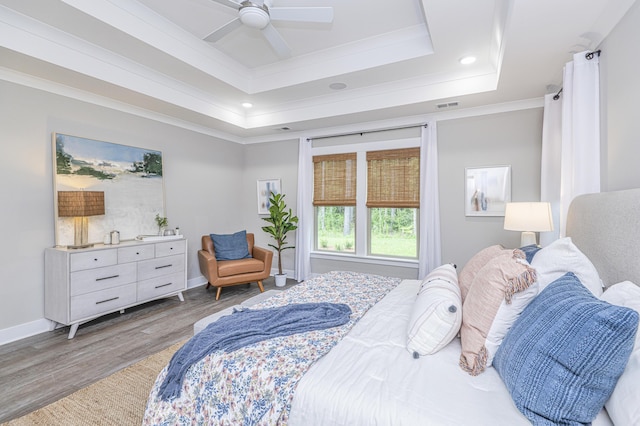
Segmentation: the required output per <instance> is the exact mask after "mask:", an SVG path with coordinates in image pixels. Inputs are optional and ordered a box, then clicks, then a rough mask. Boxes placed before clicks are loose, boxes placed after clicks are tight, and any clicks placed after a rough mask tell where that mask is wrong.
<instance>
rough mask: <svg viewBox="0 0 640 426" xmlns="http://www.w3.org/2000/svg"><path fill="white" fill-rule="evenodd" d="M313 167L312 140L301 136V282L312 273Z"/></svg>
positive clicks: (297, 258) (298, 250) (298, 238)
mask: <svg viewBox="0 0 640 426" xmlns="http://www.w3.org/2000/svg"><path fill="white" fill-rule="evenodd" d="M312 197H313V169H312V165H311V141H309V140H307V138H300V141H299V144H298V200H297V207H296V216H298V229H297V230H296V249H295V250H296V256H295V269H296V270H295V279H296V280H297V281H298V282H300V281H304V280H306V279H307V278H308V277H309V274H310V273H311V256H310V254H311V246H312V242H313V205H312V202H313V200H312Z"/></svg>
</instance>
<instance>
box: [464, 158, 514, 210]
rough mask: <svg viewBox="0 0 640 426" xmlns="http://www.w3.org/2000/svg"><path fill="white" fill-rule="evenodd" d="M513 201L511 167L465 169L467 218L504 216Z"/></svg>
mask: <svg viewBox="0 0 640 426" xmlns="http://www.w3.org/2000/svg"><path fill="white" fill-rule="evenodd" d="M510 201H511V166H495V167H467V168H466V169H465V192H464V205H465V207H464V208H465V216H504V210H505V206H506V204H507V203H508V202H510Z"/></svg>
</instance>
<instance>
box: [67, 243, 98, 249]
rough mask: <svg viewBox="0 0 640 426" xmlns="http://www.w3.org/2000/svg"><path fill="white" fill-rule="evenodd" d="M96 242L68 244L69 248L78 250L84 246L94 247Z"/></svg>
mask: <svg viewBox="0 0 640 426" xmlns="http://www.w3.org/2000/svg"><path fill="white" fill-rule="evenodd" d="M93 246H94V244H93V243H92V244H80V245H75V244H74V245H69V246H67V248H68V249H72V250H76V249H83V248H89V247H93Z"/></svg>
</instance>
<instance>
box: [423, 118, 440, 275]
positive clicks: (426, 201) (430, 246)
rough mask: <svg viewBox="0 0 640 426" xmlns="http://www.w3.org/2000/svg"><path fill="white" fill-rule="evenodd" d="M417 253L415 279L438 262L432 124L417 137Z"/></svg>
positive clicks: (434, 133)
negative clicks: (418, 166) (417, 260)
mask: <svg viewBox="0 0 640 426" xmlns="http://www.w3.org/2000/svg"><path fill="white" fill-rule="evenodd" d="M420 182H422V183H423V184H422V185H420V256H419V267H418V278H419V279H423V278H424V277H425V276H426V275H427V274H428V273H429V272H431V270H432V269H434V268H436V267H438V266H440V264H441V244H440V202H439V199H440V197H439V194H438V134H437V130H436V123H435V122H430V123H427V124H426V125H425V126H422V134H421V139H420Z"/></svg>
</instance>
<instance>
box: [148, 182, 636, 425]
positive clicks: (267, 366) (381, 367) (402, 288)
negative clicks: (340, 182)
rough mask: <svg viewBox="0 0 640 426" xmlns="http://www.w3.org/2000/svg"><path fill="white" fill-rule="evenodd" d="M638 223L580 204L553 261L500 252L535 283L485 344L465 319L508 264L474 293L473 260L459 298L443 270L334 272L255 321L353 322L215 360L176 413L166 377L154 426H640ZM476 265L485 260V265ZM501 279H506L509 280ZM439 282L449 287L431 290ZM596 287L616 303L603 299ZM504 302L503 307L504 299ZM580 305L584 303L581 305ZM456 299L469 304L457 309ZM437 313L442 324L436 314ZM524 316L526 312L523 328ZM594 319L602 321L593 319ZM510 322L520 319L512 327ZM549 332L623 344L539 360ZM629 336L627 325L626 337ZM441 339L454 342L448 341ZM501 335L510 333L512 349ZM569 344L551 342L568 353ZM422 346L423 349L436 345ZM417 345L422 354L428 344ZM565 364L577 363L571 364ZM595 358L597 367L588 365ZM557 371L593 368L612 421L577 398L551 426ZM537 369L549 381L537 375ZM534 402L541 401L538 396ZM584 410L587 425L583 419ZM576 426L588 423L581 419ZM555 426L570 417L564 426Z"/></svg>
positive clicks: (614, 202) (626, 195) (593, 201)
mask: <svg viewBox="0 0 640 426" xmlns="http://www.w3.org/2000/svg"><path fill="white" fill-rule="evenodd" d="M639 211H640V190H628V191H618V192H611V193H603V194H594V195H586V196H581V197H578V198H576V200H574V202H573V203H572V206H571V209H570V211H569V217H568V226H567V234H568V238H563V239H561V240H558V242H557V243H554V244H552V245H550V246H549V248H547V247H545V248H543V249H542V250H538V249H528V250H526V249H525V250H518V251H516V250H506V249H504V248H502V251H501V252H500V256H499V257H500V258H501V259H502V260H501V261H502V262H510V263H509V265H510V267H514V268H520V269H519V271H520V270H522V271H523V272H522V274H520V275H518V276H519V277H523V276H526V277H528V281H527V282H526V283H524V281H526V280H519V281H516V282H515V284H514V281H510V284H508V285H507V287H508V286H509V285H511V287H510V290H508V291H507V293H509V292H510V293H509V294H510V296H509V298H508V299H509V303H506V302H505V300H501V301H499V303H497V305H496V309H495V311H496V312H497V314H496V312H493V313H492V314H491V315H490V316H491V321H490V324H489V326H488V328H487V330H485V331H487V333H485V334H482V335H480V336H479V337H478V336H477V335H475V334H474V333H476V334H477V333H478V329H482V326H486V324H481V326H478V327H473V324H472V326H471V327H470V326H469V325H468V324H467V331H465V324H466V322H465V321H466V320H469V321H471V319H470V318H466V316H467V312H470V313H471V312H473V309H474V307H473V301H474V300H475V299H474V297H475V294H476V293H478V294H479V291H477V289H478V288H481V287H480V285H476V282H480V281H482V280H484V279H485V278H484V277H485V275H483V272H484V271H485V270H486V269H487V268H488V265H489V264H493V263H497V261H494V259H496V258H497V257H498V256H494V258H492V259H491V261H490V262H488V261H486V260H485V261H483V260H482V259H480V260H479V261H478V259H476V262H475V263H480V264H479V265H478V271H476V272H475V277H474V278H473V280H472V281H473V283H472V285H471V286H469V287H468V288H464V286H463V285H462V282H463V281H465V282H466V281H468V280H467V279H464V280H463V278H464V276H465V275H469V273H470V268H471V266H472V264H473V263H474V259H472V260H471V261H470V262H469V264H468V265H465V267H464V268H463V269H462V270H461V271H459V273H458V274H459V275H460V277H459V278H460V282H457V281H456V286H455V287H452V286H451V285H450V284H451V281H452V280H451V279H445V278H442V277H443V276H445V277H446V276H447V275H446V272H447V270H446V269H447V268H446V267H445V266H446V265H443V270H444V272H445V274H444V275H443V276H440V277H438V276H437V274H436V275H435V278H433V279H432V280H431V281H429V283H428V284H429V286H427V285H426V284H425V283H426V282H427V279H425V280H424V281H423V280H399V279H396V278H389V277H381V276H376V275H368V274H357V273H353V272H332V273H329V274H325V275H322V276H320V277H316V278H313V279H311V280H309V281H308V282H305V283H302V284H299V285H297V286H294V287H292V288H291V289H289V290H287V291H284V292H281V293H278V294H277V295H275V296H273V297H271V298H269V299H267V300H265V301H262V302H260V303H258V304H256V305H254V306H252V309H269V308H273V307H278V306H285V305H288V304H291V303H305V302H317V301H328V302H333V303H345V304H347V305H349V306H350V307H351V309H352V312H353V314H352V320H350V321H349V322H348V323H346V324H344V325H342V326H339V327H334V328H331V329H329V330H316V331H311V332H307V333H301V334H297V335H292V336H284V337H278V338H275V339H271V340H265V341H262V342H259V343H257V344H254V345H250V346H247V347H245V348H243V349H239V350H237V351H234V352H231V353H226V352H224V351H218V352H215V353H213V354H211V355H208V356H206V357H205V358H204V359H202V360H201V361H200V362H198V363H196V364H194V365H193V366H192V367H191V368H190V369H189V370H188V372H187V374H186V376H185V378H184V382H183V387H182V392H181V394H180V396H179V397H177V398H175V399H172V400H167V401H165V400H162V398H160V397H159V394H158V392H159V388H160V386H161V384H162V382H163V380H164V378H165V375H166V374H167V372H166V368H165V370H163V372H161V373H160V375H159V376H158V378H157V380H156V383H155V385H154V388H153V389H152V391H151V394H150V397H149V401H148V403H147V407H146V411H145V417H144V424H158V425H160V424H260V425H268V424H289V425H323V426H324V425H374V424H375V425H466V424H470V425H471V424H472V425H519V424H522V425H527V424H531V423H534V424H559V423H561V424H587V423H589V422H590V421H591V419H593V417H591V418H590V419H586V418H583V417H579V416H585V415H587V416H591V415H592V414H593V416H595V419H593V424H594V425H612V424H614V421H615V424H618V425H625V424H638V423H637V422H640V408H635V407H640V390H638V389H636V388H638V386H637V385H636V383H638V380H639V379H640V342H638V340H639V339H638V337H637V335H636V330H637V322H638V314H637V312H636V311H637V310H638V309H640V288H638V287H637V286H636V285H635V284H633V283H640V262H637V249H636V248H635V247H636V241H637V239H638V237H640V219H639V216H638V212H639ZM567 247H570V248H571V249H570V250H569V249H568V248H567ZM487 249H489V248H487ZM487 249H485V250H487ZM491 250H494V249H491ZM491 250H489V251H491ZM512 253H513V256H512V255H511V254H512ZM567 253H568V254H567ZM516 254H517V255H516ZM479 255H480V252H479V253H478V254H477V255H476V256H474V258H476V257H478V256H479ZM480 257H482V256H480ZM585 259H586V260H585ZM516 263H517V265H516ZM449 269H450V267H449ZM532 271H535V272H532ZM463 272H464V273H463ZM472 272H473V271H472ZM500 272H501V273H502V274H503V275H504V268H501V269H500ZM430 275H431V274H430ZM480 277H482V278H480ZM427 278H428V277H427ZM456 278H458V277H456ZM438 280H439V281H438ZM435 282H437V283H439V284H442V287H441V288H437V289H436V288H435V287H433V286H432V283H435ZM576 283H577V284H576ZM618 283H620V284H618ZM543 284H544V285H543ZM447 285H449V288H447V287H446V286H447ZM576 285H577V286H579V287H580V288H579V289H577V290H576V291H574V287H571V286H576ZM599 287H605V288H609V287H611V289H607V290H606V291H604V293H602V288H599ZM424 288H427V289H428V290H429V291H432V292H433V293H432V294H431V295H429V297H428V298H423V303H426V305H423V306H422V307H421V309H422V310H424V309H425V308H424V307H425V306H429V305H431V308H432V311H430V312H431V313H432V315H430V316H428V321H425V323H424V324H422V325H425V326H426V328H425V327H422V333H423V334H422V337H426V339H427V340H426V342H427V346H430V349H431V352H429V350H427V352H429V353H427V354H420V353H418V352H420V349H415V348H412V349H408V347H410V345H409V344H408V340H409V342H410V341H411V340H412V339H414V341H418V340H419V339H418V337H420V336H421V335H420V333H419V332H418V334H416V335H414V336H412V335H411V334H410V333H409V336H410V337H409V338H408V331H407V330H408V329H411V327H412V323H414V322H415V321H416V306H417V305H418V303H419V302H420V297H421V294H422V293H421V292H422V291H423V289H424ZM483 289H485V288H483ZM567 289H570V290H571V292H569V290H567ZM445 290H446V291H445ZM499 290H500V291H502V293H505V291H504V289H499ZM456 292H457V293H456ZM495 292H499V291H498V290H495ZM490 293H491V291H489V290H486V289H485V290H484V291H483V292H482V293H481V294H482V295H483V297H485V296H486V295H487V294H490ZM574 293H575V294H576V296H575V297H576V299H575V300H577V302H575V301H573V300H574V299H570V297H573V295H574ZM425 294H426V292H425ZM456 294H457V296H456ZM416 295H418V296H416ZM567 295H570V297H569V296H567ZM463 296H464V297H463ZM503 296H504V294H503ZM456 297H457V298H459V302H452V300H454V301H455V300H456ZM554 297H555V298H556V299H554ZM505 299H506V297H505ZM479 300H480V302H477V303H476V305H478V304H481V305H483V306H482V308H483V309H485V310H486V307H487V306H488V305H491V303H492V302H487V301H486V300H484V299H482V298H480V299H479ZM554 300H555V302H554ZM601 300H604V301H606V302H607V303H605V302H602V301H601ZM425 301H426V302H425ZM550 301H551V302H550ZM563 303H565V305H564V306H563V305H562V304H563ZM581 303H584V305H581ZM440 305H442V306H444V307H445V308H446V309H445V311H442V310H438V309H439V308H440V307H441V306H440ZM452 307H454V308H452ZM455 307H458V308H460V310H459V311H458V310H457V309H455ZM515 307H518V312H517V313H515V314H514V312H513V310H514V309H516V308H515ZM550 307H551V308H550ZM574 308H575V309H574ZM476 309H479V308H478V307H477V306H476ZM548 309H551V311H548ZM572 309H574V310H575V311H576V312H575V314H576V315H582V316H581V317H580V320H579V321H576V320H575V319H572V318H571V317H570V316H569V315H570V311H572ZM591 310H597V315H595V314H594V316H593V317H594V318H596V319H595V320H592V319H591V318H590V317H589V318H588V317H585V315H586V312H591ZM451 311H453V312H451ZM504 312H508V313H509V314H508V315H506V316H501V315H502V314H503V313H504ZM594 312H595V311H594ZM449 313H450V314H451V315H450V316H451V317H452V318H454V317H455V318H460V317H461V316H462V317H465V321H463V323H462V326H460V323H459V322H457V321H456V320H454V319H449V317H448V316H447V315H449ZM485 313H486V312H485ZM509 315H511V317H512V318H511V322H510V324H509V326H508V327H506V326H505V325H504V324H503V322H504V321H503V320H504V318H510V317H509ZM554 315H555V316H554ZM423 317H424V316H423ZM423 317H420V318H423ZM498 317H500V321H498ZM602 317H606V318H605V319H602ZM538 318H554V322H557V323H559V324H560V323H563V321H564V324H566V328H567V330H563V331H562V332H566V333H571V336H573V335H578V334H579V333H583V334H584V333H586V334H587V335H589V336H591V335H593V334H594V332H593V329H589V328H588V327H591V326H593V327H598V330H600V329H603V328H606V329H607V330H609V328H611V327H603V326H602V325H601V324H600V323H598V321H605V320H606V321H608V322H607V325H611V323H612V321H614V322H615V326H616V327H613V328H615V332H608V333H609V334H606V335H603V337H599V336H596V337H593V338H590V337H589V336H587V337H585V338H584V339H583V340H581V341H580V342H578V343H577V344H576V343H573V342H570V341H568V340H569V339H567V338H566V337H563V338H562V339H561V342H560V343H557V344H555V345H552V347H553V348H556V349H548V348H544V347H543V348H542V349H541V348H540V347H532V346H531V345H532V343H531V342H536V343H537V344H538V346H540V345H542V342H543V341H544V339H546V338H547V337H540V338H537V337H536V338H531V333H533V331H531V330H536V327H538V332H539V333H542V332H546V331H548V329H549V327H552V326H553V325H550V324H548V323H544V322H541V323H540V324H537V325H535V326H534V325H532V324H533V323H534V322H536V321H537V319H538ZM611 318H613V320H612V319H611ZM423 319H424V318H423ZM434 321H435V322H434ZM501 321H502V322H501ZM594 321H595V322H594ZM634 322H635V323H634ZM619 324H622V325H621V326H619V327H618V325H619ZM578 326H580V329H579V330H578V329H576V327H578ZM456 327H457V328H456ZM436 328H438V329H445V328H446V329H447V330H446V332H443V333H440V334H438V333H436V332H435V331H436ZM500 328H503V329H504V330H502V331H501V332H502V335H500V331H499V329H500ZM458 329H459V330H460V333H459V335H458ZM471 329H473V330H472V331H469V330H471ZM425 330H427V331H428V333H426V334H425V333H424V332H425ZM438 331H439V330H438ZM558 333H560V332H558ZM548 334H553V333H547V335H548ZM434 335H438V336H439V337H438V340H439V341H438V342H433V341H429V339H431V340H433V339H434V337H433V336H434ZM558 335H559V334H556V335H555V337H553V336H552V337H549V338H550V339H552V338H556V339H557V338H558V337H557V336H558ZM496 336H498V337H496ZM534 336H535V335H534ZM540 336H542V335H540ZM478 339H480V341H481V343H482V344H481V345H480V346H481V349H479V350H478V348H477V347H474V344H476V346H477V343H478V341H479V340H478ZM492 339H493V340H492ZM587 341H588V342H591V343H592V344H596V346H595V347H594V349H593V351H591V349H589V350H587V349H584V350H582V351H579V350H576V351H573V349H574V347H576V346H581V345H583V343H584V342H587ZM419 343H421V344H422V347H423V348H424V343H425V341H422V342H419ZM416 345H417V346H416V347H418V348H420V344H417V343H416ZM562 345H567V346H564V347H563V346H562ZM585 345H586V343H585ZM547 346H549V345H547ZM585 347H587V346H585ZM487 348H489V349H487ZM547 349H548V350H547ZM554 350H555V351H556V352H553V351H554ZM483 351H484V352H483ZM557 351H560V353H558V352H557ZM487 352H488V358H489V360H487ZM541 352H547V353H544V354H541ZM548 352H551V353H548ZM565 353H566V354H569V355H571V359H568V360H567V359H562V356H564V354H565ZM585 353H586V354H587V355H588V356H583V355H584V354H585ZM461 354H462V355H465V354H466V358H465V356H462V355H461ZM469 354H471V355H469ZM569 355H567V356H569ZM541 356H544V357H545V358H540V357H541ZM600 357H605V358H606V362H599V363H596V361H597V360H598V359H599V358H600ZM576 358H580V359H579V360H577V361H576V360H575V359H576ZM541 359H542V360H541ZM465 360H466V361H465ZM556 361H559V363H560V364H567V363H572V362H574V361H575V362H578V363H580V362H582V363H583V364H584V363H587V364H588V368H590V369H592V370H593V371H596V370H597V372H598V374H602V376H598V375H597V374H595V373H594V374H591V370H589V372H590V373H589V374H587V375H586V376H589V377H587V378H586V380H587V381H588V380H592V379H593V377H591V376H596V379H595V381H596V382H597V383H596V384H597V385H598V386H599V385H602V383H603V382H606V383H605V384H606V386H608V387H609V388H611V389H614V390H613V394H611V390H609V391H606V390H605V393H606V392H608V393H607V394H606V405H605V407H603V408H602V409H600V407H602V404H599V403H597V401H598V400H599V399H598V398H600V399H603V396H602V395H595V396H594V395H592V393H594V392H591V390H589V392H587V394H583V395H582V394H580V392H578V394H580V395H581V396H580V398H579V399H578V400H576V401H573V404H572V406H571V407H569V408H568V409H567V408H566V407H565V406H563V407H561V408H559V409H558V410H559V411H553V410H552V411H553V412H552V413H551V414H550V415H549V416H548V418H546V417H545V416H546V414H545V413H542V414H541V413H540V410H538V408H537V406H536V404H538V405H540V404H542V405H544V404H547V405H549V404H552V403H549V402H548V401H543V398H544V397H547V396H548V394H552V393H553V392H554V389H555V386H556V385H555V384H554V383H555V382H554V380H555V381H556V382H557V377H555V376H550V377H549V376H545V374H547V372H548V371H549V372H553V371H555V369H557V368H558V366H557V365H554V364H553V363H554V362H556ZM474 363H475V365H474ZM594 363H595V364H594ZM461 365H465V367H466V368H465V369H466V371H464V370H465V369H463V368H461ZM492 365H493V366H492ZM538 365H544V366H545V368H537V369H536V367H537V366H538ZM581 365H582V364H581ZM525 373H526V374H525ZM561 374H566V372H562V373H561ZM572 374H573V373H572ZM569 381H572V382H573V381H574V380H573V378H571V380H569ZM550 383H551V385H550ZM607 383H608V384H607ZM590 384H591V382H587V384H586V385H585V384H582V387H583V388H584V387H585V386H586V387H589V386H590ZM603 386H604V385H603ZM606 386H605V387H606ZM614 387H615V388H614ZM536 388H538V393H537V394H535V393H533V392H534V390H535V389H536ZM552 388H554V389H552ZM540 389H542V392H540ZM559 389H560V390H555V391H557V392H561V393H560V394H559V395H562V398H559V399H563V400H564V399H570V398H569V397H567V398H564V396H565V395H572V394H575V392H574V391H573V390H571V391H567V390H565V389H564V388H559ZM531 398H533V402H532V400H531ZM549 398H551V397H549ZM594 398H595V399H594ZM556 399H558V398H557V397H556ZM523 400H524V402H523ZM551 401H552V400H551ZM585 401H588V402H589V403H586V402H585ZM592 401H596V402H595V403H592ZM603 401H604V399H603ZM552 402H553V401H552ZM565 402H566V401H565ZM553 403H555V402H553ZM594 404H595V408H594V406H592V405H594ZM598 404H599V405H598ZM552 405H553V404H552ZM576 405H577V406H578V407H577V408H576ZM581 406H588V407H587V408H588V409H589V410H587V411H589V412H590V413H592V414H589V413H587V414H585V413H584V412H583V411H584V410H583V408H584V407H581ZM552 408H553V409H554V410H555V408H556V407H555V406H554V407H552ZM576 410H577V411H579V414H575V411H576ZM581 410H582V411H581ZM594 410H595V411H594ZM532 412H533V413H532ZM567 412H569V415H567ZM558 413H560V414H558ZM574 414H575V415H577V416H578V420H577V421H576V420H575V419H573V420H572V419H571V418H570V417H571V415H574ZM555 415H558V416H560V417H558V418H554V417H553V416H555ZM563 416H564V417H563ZM559 419H560V420H559ZM585 419H586V420H585ZM634 422H635V423H634Z"/></svg>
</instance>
